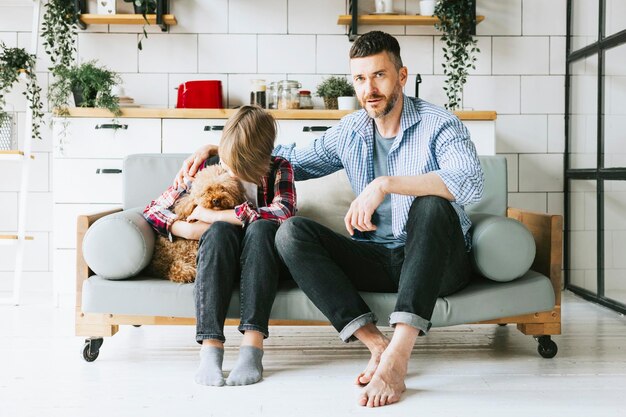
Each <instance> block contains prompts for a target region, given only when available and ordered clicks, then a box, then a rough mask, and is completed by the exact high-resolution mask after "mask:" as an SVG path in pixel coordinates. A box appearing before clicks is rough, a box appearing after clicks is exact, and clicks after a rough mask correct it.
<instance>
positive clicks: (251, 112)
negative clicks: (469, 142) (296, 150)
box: [219, 106, 276, 184]
mask: <svg viewBox="0 0 626 417" xmlns="http://www.w3.org/2000/svg"><path fill="white" fill-rule="evenodd" d="M275 139H276V121H275V120H274V118H273V117H272V115H270V114H269V113H268V112H266V111H265V110H263V109H262V108H260V107H258V106H243V107H241V108H240V109H239V110H238V111H237V112H236V113H235V114H233V115H232V117H231V118H230V119H228V122H226V125H225V126H224V131H223V133H222V139H221V141H220V146H219V156H220V160H222V161H224V163H225V164H226V165H227V166H228V167H229V168H230V169H231V170H232V171H233V173H234V174H235V175H236V176H237V177H238V178H239V179H241V180H244V181H248V182H252V183H254V184H259V182H260V180H261V177H263V176H265V175H267V173H268V171H269V168H270V158H271V155H272V150H273V149H274V140H275Z"/></svg>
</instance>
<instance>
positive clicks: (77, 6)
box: [74, 0, 87, 30]
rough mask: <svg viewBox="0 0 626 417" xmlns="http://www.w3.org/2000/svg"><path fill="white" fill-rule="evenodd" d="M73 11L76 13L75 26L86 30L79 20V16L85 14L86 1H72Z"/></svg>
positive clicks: (85, 26)
mask: <svg viewBox="0 0 626 417" xmlns="http://www.w3.org/2000/svg"><path fill="white" fill-rule="evenodd" d="M74 10H75V11H76V26H78V27H79V28H81V29H82V30H85V29H87V25H86V24H85V23H83V21H82V20H80V15H81V14H87V0H74Z"/></svg>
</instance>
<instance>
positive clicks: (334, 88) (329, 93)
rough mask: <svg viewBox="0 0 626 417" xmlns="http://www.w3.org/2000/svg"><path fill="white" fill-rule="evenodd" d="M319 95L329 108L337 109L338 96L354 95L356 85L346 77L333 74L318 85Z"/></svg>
mask: <svg viewBox="0 0 626 417" xmlns="http://www.w3.org/2000/svg"><path fill="white" fill-rule="evenodd" d="M317 95H318V96H320V97H323V98H324V106H325V107H326V108H327V109H329V110H337V97H346V96H354V87H353V86H352V84H350V83H349V82H348V80H346V79H345V78H344V77H340V76H331V77H328V78H326V79H325V80H324V81H322V82H321V83H320V84H319V85H318V86H317Z"/></svg>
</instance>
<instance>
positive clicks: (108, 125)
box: [96, 123, 128, 130]
mask: <svg viewBox="0 0 626 417" xmlns="http://www.w3.org/2000/svg"><path fill="white" fill-rule="evenodd" d="M96 129H113V130H117V129H124V130H127V129H128V125H120V124H117V123H103V124H101V125H96Z"/></svg>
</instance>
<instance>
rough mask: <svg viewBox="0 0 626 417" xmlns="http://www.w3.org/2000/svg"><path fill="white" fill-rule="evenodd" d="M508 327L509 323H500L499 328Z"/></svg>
mask: <svg viewBox="0 0 626 417" xmlns="http://www.w3.org/2000/svg"><path fill="white" fill-rule="evenodd" d="M506 325H508V323H498V326H500V327H504V326H506Z"/></svg>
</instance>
